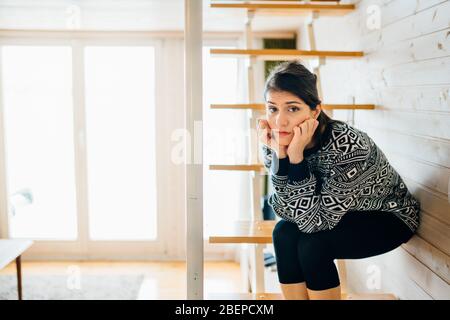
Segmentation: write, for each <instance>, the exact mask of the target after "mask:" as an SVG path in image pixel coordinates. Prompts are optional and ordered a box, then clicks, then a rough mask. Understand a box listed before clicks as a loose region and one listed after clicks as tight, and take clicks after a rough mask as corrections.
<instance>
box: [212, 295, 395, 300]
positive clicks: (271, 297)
mask: <svg viewBox="0 0 450 320" xmlns="http://www.w3.org/2000/svg"><path fill="white" fill-rule="evenodd" d="M207 299H208V300H284V299H283V295H282V294H281V293H211V294H209V295H208V296H207ZM341 299H342V300H398V299H397V297H396V296H395V295H393V294H391V293H343V294H342V296H341Z"/></svg>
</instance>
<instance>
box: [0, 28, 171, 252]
mask: <svg viewBox="0 0 450 320" xmlns="http://www.w3.org/2000/svg"><path fill="white" fill-rule="evenodd" d="M6 45H25V46H30V45H36V46H46V45H49V46H57V45H66V46H71V47H72V48H73V51H72V52H73V55H72V57H73V59H72V66H73V75H72V83H73V112H74V114H73V115H74V148H75V159H76V161H75V179H76V192H77V198H76V199H77V200H76V201H77V222H78V237H77V240H75V241H65V240H58V241H45V240H36V241H35V244H34V245H33V246H32V247H31V248H30V249H29V251H28V252H27V258H29V259H119V260H120V259H137V260H147V259H148V260H150V259H161V260H164V259H172V258H173V256H174V255H176V254H177V251H178V248H177V246H178V245H177V244H176V243H174V242H173V241H170V240H171V239H170V237H171V234H170V233H171V228H170V226H171V219H170V216H169V215H168V214H167V212H168V211H169V210H168V209H167V208H166V207H165V206H166V205H167V201H164V195H163V194H161V192H159V190H162V189H161V188H160V185H161V183H162V182H163V181H162V179H164V177H165V176H167V174H168V172H167V170H168V169H169V168H168V167H167V166H166V165H165V164H164V163H163V162H162V161H161V156H162V155H161V154H160V153H158V152H157V154H156V173H157V179H156V180H157V181H156V183H157V187H156V192H157V206H158V207H157V221H158V227H157V228H158V229H157V234H158V239H157V240H156V241H155V240H154V241H151V240H146V241H98V240H95V241H94V240H89V235H88V220H89V219H88V212H87V207H88V206H87V179H86V178H87V173H86V161H87V159H86V153H85V149H84V147H83V145H82V140H83V137H84V130H85V128H86V123H85V117H84V114H85V97H84V81H85V79H84V75H83V71H84V62H83V48H84V47H85V46H89V45H95V46H153V47H154V48H155V77H156V78H155V106H161V105H162V103H164V97H163V96H162V95H163V94H164V89H163V88H162V86H163V84H162V81H161V79H160V78H161V76H162V75H163V73H164V66H163V64H162V62H163V57H162V55H163V54H164V53H163V52H162V49H163V41H162V40H161V39H157V38H154V37H151V34H150V35H149V34H148V33H146V32H125V33H123V32H71V31H67V32H65V31H51V32H49V31H22V32H18V31H10V32H8V31H4V30H2V31H0V47H2V46H6ZM0 55H1V51H0ZM0 59H1V56H0ZM0 68H1V65H0ZM1 90H2V79H1V72H0V238H8V237H9V232H8V229H9V228H8V196H7V195H8V190H7V184H6V163H5V158H6V157H5V141H4V118H3V101H2V97H1V92H2V91H1ZM155 109H156V114H155V117H156V119H158V115H159V112H170V111H169V109H170V108H155ZM156 123H158V121H156ZM83 128H84V129H83ZM155 130H157V128H155ZM80 137H81V139H80ZM155 138H156V140H157V141H156V144H157V145H161V142H163V141H167V140H166V139H167V137H166V136H163V135H158V130H157V132H156V134H155ZM165 213H166V214H165ZM172 221H173V220H172Z"/></svg>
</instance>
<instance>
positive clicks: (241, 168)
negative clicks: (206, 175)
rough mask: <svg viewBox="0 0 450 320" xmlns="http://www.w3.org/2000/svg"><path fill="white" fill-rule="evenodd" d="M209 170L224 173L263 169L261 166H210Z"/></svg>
mask: <svg viewBox="0 0 450 320" xmlns="http://www.w3.org/2000/svg"><path fill="white" fill-rule="evenodd" d="M209 169H210V170H225V171H261V170H263V169H264V165H262V164H259V163H257V164H211V165H210V166H209Z"/></svg>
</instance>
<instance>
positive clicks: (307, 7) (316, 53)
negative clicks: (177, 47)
mask: <svg viewBox="0 0 450 320" xmlns="http://www.w3.org/2000/svg"><path fill="white" fill-rule="evenodd" d="M264 2H265V1H258V2H252V1H245V2H244V1H212V2H211V3H210V7H211V8H218V9H241V10H242V9H245V10H247V15H248V19H249V20H248V21H247V23H246V33H245V34H246V42H247V47H248V48H246V49H222V48H212V49H210V54H213V55H217V56H228V57H237V58H246V59H250V61H251V64H253V63H254V62H255V61H256V60H265V61H267V60H294V59H298V58H304V59H305V58H306V59H318V60H319V67H317V68H315V69H314V72H315V73H316V75H317V76H318V90H319V94H320V96H322V90H321V86H320V72H319V68H320V66H323V65H324V64H325V62H326V60H327V59H355V58H360V57H363V56H364V53H363V52H360V51H321V50H317V49H316V45H315V40H314V39H312V40H311V39H310V49H311V50H297V49H253V48H252V47H251V41H249V39H251V34H252V31H251V20H252V19H253V17H255V16H258V15H272V16H273V15H280V16H286V15H289V14H294V15H296V16H302V15H303V16H306V17H312V19H315V18H317V17H318V16H319V15H320V16H342V15H346V14H348V13H350V12H351V11H353V10H355V5H354V4H340V3H339V0H337V1H332V0H316V1H314V0H313V1H309V2H308V3H302V1H282V2H281V1H280V3H275V1H273V2H270V3H264ZM327 2H328V3H327ZM329 2H334V3H329ZM309 34H310V35H312V36H313V35H314V31H313V26H312V24H309ZM252 73H253V71H252V69H251V67H250V68H249V75H252ZM249 84H250V86H249V88H250V90H249V91H250V93H249V97H250V98H249V102H250V103H246V104H213V105H211V106H210V108H211V109H229V110H240V109H243V110H250V111H251V112H252V119H253V117H254V116H255V114H256V113H259V112H262V111H264V109H265V105H264V104H261V103H255V99H254V97H255V95H254V90H253V89H252V88H253V85H254V83H253V80H252V79H249ZM322 108H323V109H324V110H351V112H354V111H355V110H373V109H375V105H373V104H322ZM252 162H254V161H252ZM209 168H210V170H230V171H233V170H234V171H236V170H238V171H249V172H254V173H255V174H256V173H257V172H259V173H261V172H262V171H263V170H264V165H263V164H259V163H253V164H234V165H220V164H213V165H210V166H209ZM275 224H276V222H275V221H264V220H263V221H261V220H260V221H257V220H256V221H236V222H235V223H234V224H233V226H232V227H231V228H230V229H228V230H223V231H222V232H221V233H218V234H215V235H211V236H210V237H209V242H210V243H213V244H214V243H215V244H253V245H255V246H259V247H260V246H261V245H264V244H270V243H272V231H273V228H274V226H275ZM341 263H342V264H341ZM338 266H339V267H338V269H339V272H340V273H341V266H342V271H343V277H341V281H342V283H343V285H342V288H343V292H344V293H343V294H342V299H343V300H395V299H396V297H395V296H394V295H392V294H386V293H358V294H353V293H351V294H350V293H346V292H345V291H346V289H345V283H346V277H345V264H343V261H339V260H338ZM207 299H212V300H216V299H220V300H280V299H283V297H282V295H281V294H278V293H264V292H259V291H258V290H257V289H256V292H252V293H225V294H211V295H209V296H208V297H207Z"/></svg>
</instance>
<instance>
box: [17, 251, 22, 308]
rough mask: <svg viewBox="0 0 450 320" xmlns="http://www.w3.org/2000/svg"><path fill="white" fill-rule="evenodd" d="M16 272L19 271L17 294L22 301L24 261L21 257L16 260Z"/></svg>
mask: <svg viewBox="0 0 450 320" xmlns="http://www.w3.org/2000/svg"><path fill="white" fill-rule="evenodd" d="M16 271H17V294H18V298H19V300H22V259H21V256H18V257H17V258H16Z"/></svg>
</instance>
